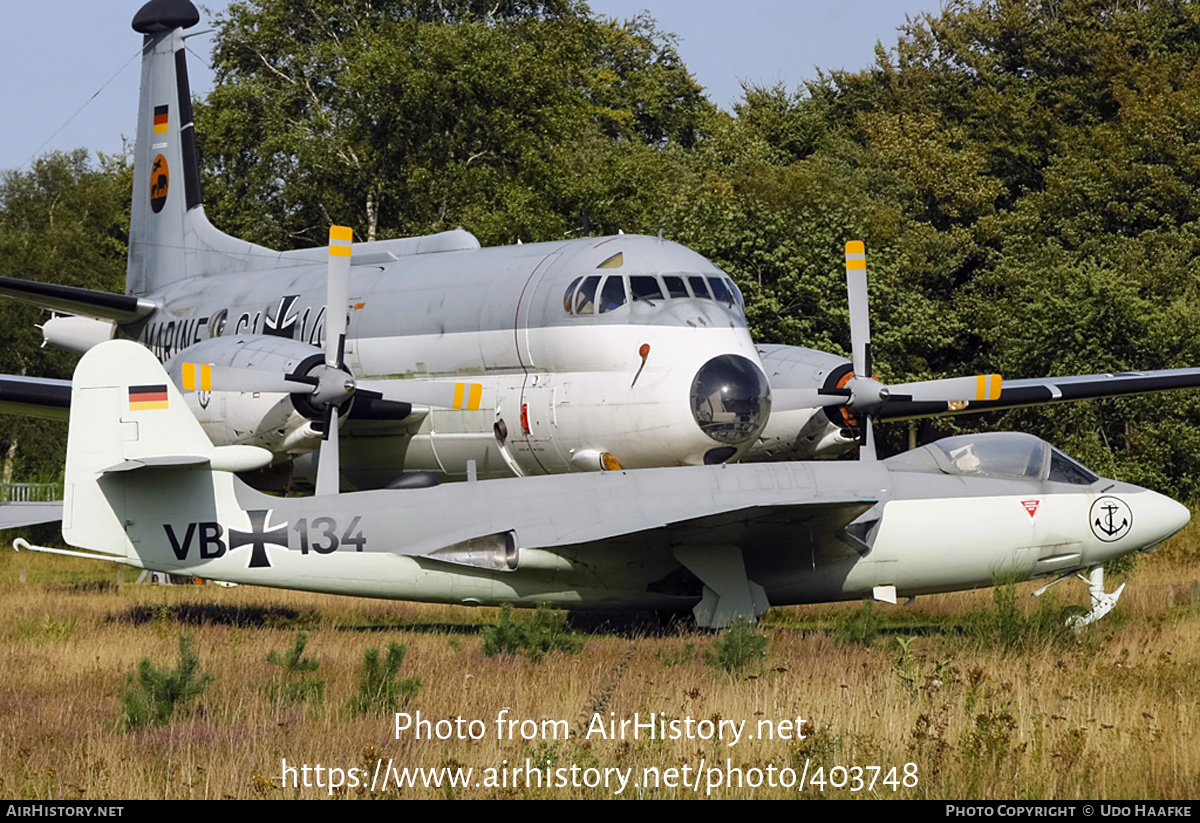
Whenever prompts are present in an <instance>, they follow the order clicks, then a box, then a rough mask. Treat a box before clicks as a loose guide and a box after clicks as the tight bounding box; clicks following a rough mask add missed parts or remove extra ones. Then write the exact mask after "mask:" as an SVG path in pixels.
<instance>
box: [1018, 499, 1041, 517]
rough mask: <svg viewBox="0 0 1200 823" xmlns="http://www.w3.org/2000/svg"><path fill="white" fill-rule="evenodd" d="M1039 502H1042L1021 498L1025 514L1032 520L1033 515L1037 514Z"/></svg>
mask: <svg viewBox="0 0 1200 823" xmlns="http://www.w3.org/2000/svg"><path fill="white" fill-rule="evenodd" d="M1041 502H1042V501H1041V500H1022V501H1021V505H1022V506H1024V507H1025V512H1026V514H1028V515H1029V519H1030V520H1032V519H1033V516H1034V515H1035V514H1037V510H1038V504H1039V503H1041Z"/></svg>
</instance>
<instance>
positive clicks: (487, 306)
mask: <svg viewBox="0 0 1200 823" xmlns="http://www.w3.org/2000/svg"><path fill="white" fill-rule="evenodd" d="M438 237H442V238H448V239H450V240H452V241H454V243H456V244H457V245H460V246H464V248H457V249H451V250H446V251H438V252H426V253H420V254H410V255H406V254H403V251H404V250H405V244H406V243H408V242H409V241H403V240H401V241H394V242H389V241H382V242H377V243H370V244H356V245H355V246H354V247H353V248H354V254H353V255H352V258H351V261H352V268H351V280H350V301H349V304H350V309H349V326H348V333H347V341H346V347H345V362H346V366H347V367H348V368H349V370H350V371H351V372H352V373H353V374H354V375H355V377H356V378H357V379H358V381H359V385H360V386H362V387H366V388H370V387H373V386H378V387H381V388H383V389H385V391H388V392H389V393H392V394H396V393H399V394H400V396H403V391H402V390H401V389H397V388H396V387H395V381H421V380H440V381H446V380H450V381H455V380H470V381H475V382H478V383H480V384H482V386H483V392H482V402H481V404H480V405H479V407H478V408H475V409H444V408H436V407H435V408H429V409H428V410H427V411H424V412H423V414H422V415H420V417H421V418H422V419H421V420H420V428H419V429H417V428H416V427H415V426H413V424H412V423H411V422H410V421H403V420H402V421H398V422H396V423H379V422H377V421H369V422H366V423H357V424H356V423H352V424H351V425H350V427H349V429H348V431H347V434H348V436H347V438H346V440H345V441H344V453H346V454H347V455H348V458H347V460H346V462H345V464H344V466H343V469H344V473H345V474H346V475H347V476H349V477H352V478H354V479H357V480H358V481H359V482H360V483H361V484H363V485H367V486H372V485H374V486H378V485H383V483H386V482H387V481H390V480H392V479H394V478H395V477H396V476H397V475H398V474H399V473H400V471H401V468H403V469H404V470H413V469H427V470H433V471H437V472H439V473H443V474H448V475H452V476H453V475H457V476H459V477H462V476H465V473H466V463H467V461H468V460H475V461H476V465H477V466H478V471H479V473H480V476H483V477H504V476H510V477H511V476H514V475H518V476H519V475H533V474H545V473H558V472H563V471H571V470H589V469H593V468H596V467H595V466H593V465H592V463H595V462H596V458H595V457H591V455H597V454H600V453H603V452H608V453H610V454H612V455H614V456H615V457H616V458H617V460H618V461H619V462H620V464H621V465H623V466H625V467H628V468H640V467H650V466H669V465H688V464H700V463H702V462H704V459H705V455H706V454H708V453H710V452H713V451H714V450H720V454H721V455H722V459H724V460H728V459H731V458H733V457H735V456H739V455H741V454H742V453H743V452H744V451H745V449H746V448H748V447H749V446H750V445H751V443H752V442H753V440H754V434H756V433H757V432H758V431H759V430H760V429H761V424H760V423H765V420H766V416H767V414H768V409H769V389H768V387H767V385H766V381H765V377H763V376H762V369H761V365H760V364H759V360H758V355H757V352H756V350H755V347H754V344H753V342H752V341H751V339H750V335H749V332H748V330H747V328H746V323H745V317H744V315H743V312H742V307H741V297H740V294H738V292H737V290H736V287H735V286H734V285H733V283H732V281H731V280H730V279H729V278H728V276H726V275H724V274H723V273H722V272H720V270H719V269H717V268H716V267H715V266H713V264H712V263H710V262H709V261H707V260H706V259H705V258H703V257H701V256H700V255H698V254H696V253H694V252H692V251H690V250H688V249H686V248H685V247H683V246H680V245H678V244H675V243H671V242H667V241H662V240H659V239H656V238H651V237H643V236H636V235H618V236H614V237H606V238H584V239H580V240H571V241H560V242H552V243H537V244H526V245H516V246H506V247H498V248H487V249H482V248H478V247H477V246H475V245H474V244H472V242H471V241H472V240H473V238H471V237H470V235H468V234H467V233H465V232H453V233H447V234H445V235H439V236H438ZM320 251H323V250H320ZM396 252H400V253H399V254H397V253H396ZM290 256H299V254H298V253H289V254H288V255H285V259H286V258H287V257H290ZM614 259H615V260H616V261H617V265H615V266H614V265H613V264H612V263H611V262H609V261H613V260H614ZM288 262H290V261H288ZM606 263H607V266H605V264H606ZM325 277H326V267H325V265H324V262H323V261H322V262H320V263H318V262H313V263H302V262H299V261H296V263H295V264H294V265H286V264H285V265H276V266H273V267H271V268H269V269H264V270H262V271H254V272H250V273H249V274H247V273H246V272H244V271H242V272H237V273H229V274H218V275H208V276H205V277H204V278H202V279H200V278H189V279H187V280H182V281H179V282H176V283H173V284H171V285H169V286H167V287H166V288H165V289H163V290H162V291H159V292H156V293H155V294H154V298H155V301H156V302H157V303H159V304H160V305H161V306H162V308H161V309H159V310H157V311H156V312H155V313H154V314H152V315H151V316H150V317H149V318H148V319H147V320H146V321H145V323H144V325H143V326H142V327H141V329H140V331H139V333H138V339H139V340H141V342H143V343H144V344H145V345H146V346H147V347H148V348H150V349H151V350H152V351H154V352H155V354H156V356H157V357H159V359H160V360H162V361H164V362H166V363H167V364H168V366H169V369H170V370H171V372H172V375H173V377H176V383H177V384H178V383H179V380H178V373H179V365H180V364H181V363H182V362H184V361H192V360H199V361H200V362H203V360H204V359H205V355H206V354H207V353H209V352H210V351H212V348H211V347H220V348H221V349H222V353H221V354H218V355H217V356H216V357H213V358H209V359H214V360H220V359H222V358H224V361H225V362H227V363H228V364H229V365H238V366H243V367H267V366H269V365H270V359H271V358H272V357H273V356H274V354H268V355H267V357H266V359H264V358H263V356H262V343H263V341H261V340H256V341H254V342H255V343H256V344H258V345H252V346H250V347H249V348H248V349H247V352H249V351H251V350H255V351H258V353H259V356H258V357H257V358H256V357H255V356H252V355H250V354H248V353H247V354H245V355H241V354H238V355H230V354H228V353H226V352H230V351H234V350H235V349H236V347H235V346H233V345H232V344H229V343H222V342H217V341H221V340H224V341H229V340H233V339H241V338H242V337H243V336H246V337H250V336H256V337H260V336H266V337H278V338H280V339H283V340H292V341H295V342H296V343H297V344H300V345H301V346H304V345H307V346H310V347H316V346H319V345H321V343H322V340H323V336H324V311H325V309H324V303H325V299H326V297H325ZM589 289H590V292H589ZM635 290H636V291H635ZM584 292H587V293H586V294H584ZM635 293H636V294H637V295H638V296H636V297H635V296H633V295H634V294H635ZM647 293H649V294H650V296H646V294H647ZM207 341H214V342H207ZM205 343H207V345H204V346H198V344H205ZM267 348H268V349H269V343H268V344H267ZM292 350H294V349H291V348H289V350H288V351H289V352H291V351H292ZM308 351H309V352H310V353H311V352H312V351H316V348H311V349H310V350H308ZM296 356H297V357H298V356H299V355H296ZM294 359H295V358H292V360H289V363H292V365H294V362H292V361H293V360H294ZM730 359H732V361H731V360H730ZM729 362H735V363H738V364H740V365H741V369H742V371H744V372H746V373H754V374H757V375H758V376H759V379H758V382H757V383H752V385H751V394H753V395H754V396H753V397H752V398H750V399H751V400H752V401H753V402H754V403H756V404H757V405H758V408H759V410H760V411H759V412H757V416H758V418H759V420H756V421H754V422H752V423H751V425H750V428H748V429H746V430H745V431H743V432H739V433H737V434H735V435H733V437H734V439H733V440H732V441H729V440H721V439H716V438H713V437H710V436H709V435H708V434H706V433H705V431H703V430H702V429H701V427H700V424H699V423H698V421H697V419H696V417H695V415H694V413H693V411H692V408H693V403H694V401H696V400H697V399H698V398H696V396H695V395H696V391H697V390H696V388H695V385H696V383H697V376H698V375H700V374H701V373H702V372H704V373H709V372H713V371H716V372H717V373H718V374H720V372H721V370H722V369H723V368H726V367H727V365H728V363H729ZM706 370H707V371H706ZM735 371H736V370H735ZM738 377H740V375H739V374H736V373H735V374H734V378H735V379H736V378H738ZM389 384H390V385H391V387H390V388H389ZM221 394H225V395H230V396H227V397H222V396H220V395H221ZM189 398H190V402H191V403H192V407H193V411H195V412H196V414H197V416H198V418H199V419H200V421H201V423H202V425H204V426H205V429H206V430H207V431H208V432H209V434H210V436H212V438H213V440H214V442H217V443H246V444H252V445H259V446H263V447H265V448H268V449H269V450H271V451H273V452H276V453H284V452H286V451H287V448H286V447H285V445H284V443H285V441H286V440H287V438H288V436H289V435H291V434H292V433H293V432H295V431H296V429H297V428H298V427H300V426H302V425H303V424H304V423H305V422H306V421H305V420H304V418H302V417H301V416H300V415H299V414H298V413H295V412H294V411H292V406H291V403H290V401H289V400H288V397H287V395H281V394H274V395H263V396H260V397H252V396H249V395H245V394H240V393H238V394H231V393H228V392H226V393H218V392H214V393H212V395H209V396H205V395H204V394H203V393H196V394H193V395H189ZM750 416H753V413H752V414H751V415H750ZM498 432H506V436H503V437H502V436H500V435H498ZM355 435H358V437H356V436H355ZM300 442H301V446H302V447H307V448H311V443H304V442H303V441H300ZM297 451H298V452H300V451H302V449H299V448H298V449H297ZM589 457H590V462H588V463H585V462H584V461H588V460H589Z"/></svg>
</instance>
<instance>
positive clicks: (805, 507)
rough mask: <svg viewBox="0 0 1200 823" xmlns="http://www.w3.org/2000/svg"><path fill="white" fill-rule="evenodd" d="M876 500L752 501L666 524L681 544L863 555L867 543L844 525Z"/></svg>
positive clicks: (821, 557) (827, 556) (831, 557)
mask: <svg viewBox="0 0 1200 823" xmlns="http://www.w3.org/2000/svg"><path fill="white" fill-rule="evenodd" d="M876 503H878V501H877V500H875V499H873V498H868V497H856V498H848V499H842V500H812V501H804V502H798V503H787V504H781V505H773V506H751V507H749V508H744V509H738V510H736V511H728V512H722V513H721V514H711V515H706V516H704V517H697V518H694V519H690V520H683V521H679V522H675V523H670V524H668V525H667V526H666V527H665V529H664V531H665V530H669V531H670V533H671V535H672V538H673V542H677V543H680V544H684V545H695V544H716V545H719V544H726V545H735V544H736V545H740V546H742V548H743V551H747V552H754V551H756V550H761V551H774V552H777V551H778V550H779V546H794V547H799V546H804V547H806V548H810V549H811V550H812V551H813V553H814V556H815V557H816V558H817V559H819V560H828V561H832V560H836V559H839V558H843V557H846V558H855V559H857V558H858V557H860V556H861V553H862V552H863V551H864V550H869V547H868V546H866V545H865V544H863V543H862V542H860V540H858V539H857V536H850V534H849V533H848V532H847V529H848V527H850V526H851V524H852V523H854V522H855V521H857V520H858V519H859V518H860V517H862V515H864V514H866V513H867V512H868V511H870V510H871V509H872V508H873V507H874V506H875V505H876Z"/></svg>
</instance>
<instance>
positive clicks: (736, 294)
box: [725, 277, 746, 311]
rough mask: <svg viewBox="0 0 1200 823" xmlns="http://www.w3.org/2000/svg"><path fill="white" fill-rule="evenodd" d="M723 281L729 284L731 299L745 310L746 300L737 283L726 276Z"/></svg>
mask: <svg viewBox="0 0 1200 823" xmlns="http://www.w3.org/2000/svg"><path fill="white" fill-rule="evenodd" d="M725 283H726V284H727V285H728V286H729V291H730V293H731V294H732V295H733V299H734V300H735V301H736V302H737V306H738V308H739V309H741V310H742V311H745V310H746V300H745V298H743V297H742V290H741V289H739V288H738V287H737V283H734V282H733V280H731V279H730V278H728V277H726V278H725Z"/></svg>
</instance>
